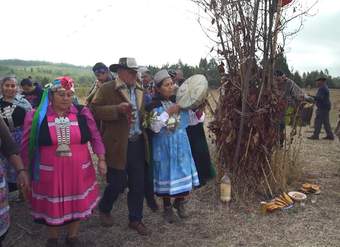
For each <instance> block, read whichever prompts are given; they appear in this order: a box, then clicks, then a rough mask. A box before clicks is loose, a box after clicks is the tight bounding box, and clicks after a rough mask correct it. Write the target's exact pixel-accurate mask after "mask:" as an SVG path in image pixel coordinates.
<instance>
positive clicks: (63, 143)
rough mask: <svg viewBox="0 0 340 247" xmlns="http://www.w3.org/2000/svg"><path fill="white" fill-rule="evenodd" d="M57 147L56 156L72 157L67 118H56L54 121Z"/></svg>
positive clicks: (69, 122) (69, 123)
mask: <svg viewBox="0 0 340 247" xmlns="http://www.w3.org/2000/svg"><path fill="white" fill-rule="evenodd" d="M54 123H55V128H56V134H57V140H58V147H57V150H56V155H57V156H72V152H71V148H70V126H71V121H70V119H69V118H68V117H58V118H56V119H55V120H54Z"/></svg>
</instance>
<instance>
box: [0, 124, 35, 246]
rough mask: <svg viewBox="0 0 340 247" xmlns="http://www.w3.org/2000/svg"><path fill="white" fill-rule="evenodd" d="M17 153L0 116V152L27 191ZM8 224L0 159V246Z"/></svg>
mask: <svg viewBox="0 0 340 247" xmlns="http://www.w3.org/2000/svg"><path fill="white" fill-rule="evenodd" d="M19 153H20V148H19V145H18V144H17V143H15V141H14V140H13V139H12V137H11V133H10V132H9V130H8V127H7V126H6V124H5V122H4V120H3V119H2V117H0V154H1V155H2V156H3V157H6V159H7V160H8V161H9V164H10V165H12V166H13V167H14V168H15V170H16V172H17V174H18V176H17V182H18V185H19V186H20V188H21V190H22V191H24V192H26V193H27V192H28V191H29V178H28V173H27V170H26V169H25V168H24V165H23V163H22V160H21V158H20V156H19ZM9 225H10V219H9V205H8V190H7V183H6V170H5V166H4V164H3V162H2V160H1V159H0V247H1V246H2V241H3V240H4V239H5V236H6V233H7V232H8V229H9Z"/></svg>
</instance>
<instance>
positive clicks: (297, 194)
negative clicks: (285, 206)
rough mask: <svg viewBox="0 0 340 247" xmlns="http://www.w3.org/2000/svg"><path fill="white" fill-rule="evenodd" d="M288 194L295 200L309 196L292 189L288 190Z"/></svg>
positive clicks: (301, 199)
mask: <svg viewBox="0 0 340 247" xmlns="http://www.w3.org/2000/svg"><path fill="white" fill-rule="evenodd" d="M288 195H289V196H290V197H291V198H292V199H293V200H294V201H303V200H306V198H307V196H306V194H304V193H301V192H298V191H290V192H288Z"/></svg>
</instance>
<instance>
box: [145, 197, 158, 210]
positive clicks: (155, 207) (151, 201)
mask: <svg viewBox="0 0 340 247" xmlns="http://www.w3.org/2000/svg"><path fill="white" fill-rule="evenodd" d="M146 204H147V205H148V207H149V208H150V209H151V211H152V212H157V211H158V210H159V206H158V204H157V202H156V200H155V198H154V197H153V198H149V199H147V200H146Z"/></svg>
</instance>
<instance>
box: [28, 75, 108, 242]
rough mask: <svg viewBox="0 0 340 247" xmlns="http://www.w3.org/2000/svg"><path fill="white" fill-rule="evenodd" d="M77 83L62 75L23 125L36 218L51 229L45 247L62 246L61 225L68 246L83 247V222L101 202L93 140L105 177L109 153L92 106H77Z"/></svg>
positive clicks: (99, 165) (101, 171)
mask: <svg viewBox="0 0 340 247" xmlns="http://www.w3.org/2000/svg"><path fill="white" fill-rule="evenodd" d="M73 96H74V84H73V80H72V78H70V77H67V76H64V77H59V78H57V79H56V80H54V82H53V83H52V85H51V86H50V88H49V89H48V90H45V92H44V95H43V98H42V101H41V103H40V105H39V107H38V109H37V110H36V111H34V112H31V113H28V114H27V115H26V118H25V123H24V136H23V143H22V146H23V150H22V156H23V160H24V162H25V164H26V165H27V166H28V167H29V170H30V172H31V178H32V193H31V195H30V202H31V207H32V215H33V217H34V220H35V221H36V222H38V223H43V224H45V225H47V227H48V232H49V239H48V240H47V244H46V246H58V227H59V226H63V225H67V228H68V236H67V238H66V242H65V243H66V246H82V245H81V243H80V241H79V239H78V237H77V235H78V230H79V225H80V221H81V220H82V219H86V218H87V217H89V216H90V215H91V213H92V210H93V209H94V208H95V207H96V205H97V202H98V200H99V193H98V192H99V190H98V184H97V181H96V174H95V169H94V167H93V165H92V160H91V155H90V152H89V150H88V142H90V143H91V145H92V149H93V151H94V153H96V154H97V156H98V159H99V161H98V170H99V173H100V174H101V175H102V176H104V175H105V174H106V162H105V150H104V145H103V143H102V139H101V137H100V134H99V132H98V130H97V127H96V123H95V121H94V119H93V117H92V114H91V112H90V111H89V109H88V108H86V107H83V106H80V105H77V106H76V105H73V104H72V98H73Z"/></svg>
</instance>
